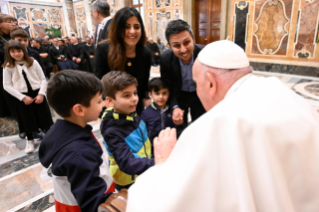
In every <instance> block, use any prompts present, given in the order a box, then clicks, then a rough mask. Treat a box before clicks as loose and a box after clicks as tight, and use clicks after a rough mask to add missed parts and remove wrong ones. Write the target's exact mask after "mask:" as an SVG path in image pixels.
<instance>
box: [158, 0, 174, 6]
mask: <svg viewBox="0 0 319 212" xmlns="http://www.w3.org/2000/svg"><path fill="white" fill-rule="evenodd" d="M155 5H156V8H162V7H170V6H171V0H155Z"/></svg>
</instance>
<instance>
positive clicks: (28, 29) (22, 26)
mask: <svg viewBox="0 0 319 212" xmlns="http://www.w3.org/2000/svg"><path fill="white" fill-rule="evenodd" d="M19 27H20V28H22V29H23V30H24V31H26V32H27V33H28V34H29V35H30V36H31V35H32V34H31V31H30V24H29V23H21V22H20V23H19Z"/></svg>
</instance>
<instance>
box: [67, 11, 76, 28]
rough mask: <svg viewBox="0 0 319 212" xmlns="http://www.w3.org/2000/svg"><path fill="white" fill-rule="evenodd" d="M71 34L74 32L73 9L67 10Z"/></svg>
mask: <svg viewBox="0 0 319 212" xmlns="http://www.w3.org/2000/svg"><path fill="white" fill-rule="evenodd" d="M67 12H68V18H69V23H70V29H71V32H76V21H75V18H74V11H73V9H67Z"/></svg>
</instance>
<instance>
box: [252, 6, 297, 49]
mask: <svg viewBox="0 0 319 212" xmlns="http://www.w3.org/2000/svg"><path fill="white" fill-rule="evenodd" d="M291 6H292V1H291V0H290V1H288V0H286V1H285V2H283V0H267V1H264V2H263V4H262V6H261V9H260V11H259V12H256V15H258V17H257V18H256V17H255V21H254V29H255V30H254V33H253V41H252V45H253V46H254V45H256V46H254V47H255V48H253V49H252V53H254V54H263V55H267V54H271V55H273V54H277V55H286V53H287V43H288V31H289V23H290V18H288V16H289V15H288V16H287V13H286V7H289V10H290V11H289V13H290V14H291ZM255 9H256V8H255ZM289 17H290V16H289Z"/></svg>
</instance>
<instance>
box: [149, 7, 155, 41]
mask: <svg viewBox="0 0 319 212" xmlns="http://www.w3.org/2000/svg"><path fill="white" fill-rule="evenodd" d="M148 28H149V30H148V32H149V33H148V36H149V37H150V38H153V39H154V35H155V33H154V16H153V13H149V14H148Z"/></svg>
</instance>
